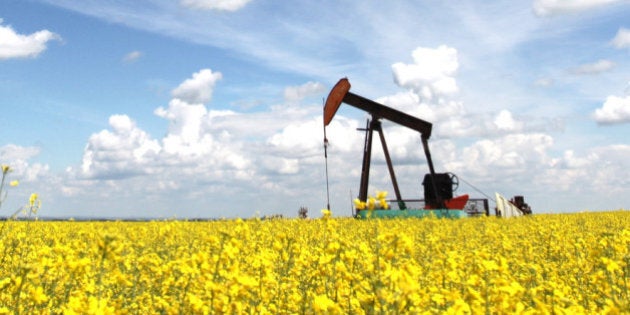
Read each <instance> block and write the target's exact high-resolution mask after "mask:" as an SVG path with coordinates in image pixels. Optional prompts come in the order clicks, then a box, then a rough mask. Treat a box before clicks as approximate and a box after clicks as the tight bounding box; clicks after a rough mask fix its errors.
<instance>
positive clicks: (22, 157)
mask: <svg viewBox="0 0 630 315" xmlns="http://www.w3.org/2000/svg"><path fill="white" fill-rule="evenodd" d="M40 151H41V150H40V149H39V148H38V147H24V146H19V145H15V144H7V145H4V146H1V147H0V161H2V164H6V165H9V166H10V167H11V169H12V170H13V174H12V176H15V178H17V179H19V180H21V181H26V182H36V181H37V180H39V179H41V178H42V177H45V176H48V175H49V169H50V167H49V166H48V164H41V163H31V162H30V160H31V159H33V158H35V157H36V156H38V155H39V153H40Z"/></svg>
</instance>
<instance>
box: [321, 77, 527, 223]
mask: <svg viewBox="0 0 630 315" xmlns="http://www.w3.org/2000/svg"><path fill="white" fill-rule="evenodd" d="M350 87H351V85H350V82H349V81H348V79H347V78H342V79H341V80H339V81H338V82H337V84H336V85H335V86H334V87H333V89H332V90H331V91H330V93H329V94H328V97H327V98H326V103H325V105H324V134H325V130H326V126H328V125H329V124H330V122H331V121H332V120H333V117H334V116H335V114H336V113H337V110H338V109H339V107H340V106H341V104H342V103H345V104H348V105H351V106H353V107H355V108H358V109H361V110H363V111H365V112H367V113H369V114H370V115H371V119H368V121H367V123H366V128H365V129H363V130H365V132H366V135H365V143H364V148H363V164H362V168H361V182H360V185H359V195H358V199H359V201H362V202H366V201H367V199H368V184H369V176H370V163H371V156H372V140H373V134H374V132H375V131H376V132H377V133H378V135H379V139H380V142H381V145H382V148H383V154H384V156H385V161H386V163H387V168H388V170H389V175H390V177H391V181H392V185H393V188H394V193H395V195H396V199H395V200H394V201H395V202H396V203H397V204H398V208H399V210H402V211H379V210H376V211H372V210H366V209H357V213H356V215H357V216H358V217H362V218H365V217H401V216H402V217H407V216H412V217H421V216H425V215H429V214H433V215H435V216H437V217H462V216H467V215H468V214H470V213H471V212H470V211H468V212H467V211H464V208H465V207H466V205H467V203H468V202H469V200H471V199H470V197H469V195H467V194H464V195H461V196H454V195H453V192H454V191H455V190H456V189H457V187H458V186H459V179H458V178H457V176H456V175H455V174H453V173H449V172H443V173H437V172H436V171H435V168H434V165H433V160H432V158H431V152H430V150H429V138H430V137H431V131H432V127H433V125H432V124H431V123H430V122H427V121H425V120H422V119H420V118H417V117H414V116H411V115H409V114H406V113H404V112H401V111H399V110H396V109H393V108H390V107H388V106H385V105H383V104H380V103H377V102H375V101H372V100H370V99H367V98H365V97H362V96H360V95H357V94H354V93H352V92H350ZM383 119H385V120H388V121H390V122H393V123H395V124H398V125H401V126H404V127H407V128H410V129H412V130H415V131H417V132H419V133H420V139H421V143H422V148H423V151H424V155H425V157H426V161H427V164H428V167H429V173H426V174H425V176H424V180H423V181H422V185H423V186H424V199H420V200H414V199H408V200H405V199H403V198H402V197H401V194H400V189H399V187H398V181H397V180H396V175H395V173H394V168H393V165H392V161H391V157H390V155H389V150H388V148H387V143H386V141H385V136H384V134H383V129H382V126H381V120H383ZM324 140H325V142H327V139H324ZM521 198H522V197H521ZM417 201H419V202H423V203H424V206H423V207H422V208H421V209H412V208H408V207H407V204H406V202H417ZM471 201H474V202H479V201H482V204H483V208H484V210H485V211H484V212H485V214H486V215H488V214H489V211H488V201H487V199H472V200H471ZM474 208H475V211H477V210H476V209H477V207H476V206H475V207H474ZM476 213H483V212H481V211H477V212H476ZM530 213H531V211H530Z"/></svg>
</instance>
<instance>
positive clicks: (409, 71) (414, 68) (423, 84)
mask: <svg viewBox="0 0 630 315" xmlns="http://www.w3.org/2000/svg"><path fill="white" fill-rule="evenodd" d="M412 57H413V61H414V63H413V64H404V63H401V62H398V63H395V64H394V65H392V70H393V72H394V81H395V82H396V84H398V85H399V86H401V87H405V88H409V89H413V90H414V91H416V93H418V94H419V95H421V96H422V97H424V98H425V99H427V100H431V99H432V98H434V97H437V96H445V95H450V94H453V93H455V92H457V90H458V88H457V83H456V82H455V78H454V77H453V75H454V74H455V73H456V72H457V68H458V67H459V63H458V61H457V50H456V49H455V48H451V47H448V46H444V45H442V46H439V47H438V48H435V49H433V48H424V47H418V48H416V49H415V50H414V51H413V53H412Z"/></svg>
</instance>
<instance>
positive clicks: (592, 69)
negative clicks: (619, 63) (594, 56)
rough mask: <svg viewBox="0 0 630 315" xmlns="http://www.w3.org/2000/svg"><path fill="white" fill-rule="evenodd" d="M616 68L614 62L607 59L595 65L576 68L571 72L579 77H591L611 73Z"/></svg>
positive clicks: (590, 64)
mask: <svg viewBox="0 0 630 315" xmlns="http://www.w3.org/2000/svg"><path fill="white" fill-rule="evenodd" d="M614 67H615V63H614V62H612V61H610V60H606V59H601V60H598V61H596V62H594V63H588V64H583V65H581V66H579V67H576V68H574V69H572V70H571V72H572V73H574V74H578V75H591V74H599V73H602V72H606V71H609V70H611V69H613V68H614Z"/></svg>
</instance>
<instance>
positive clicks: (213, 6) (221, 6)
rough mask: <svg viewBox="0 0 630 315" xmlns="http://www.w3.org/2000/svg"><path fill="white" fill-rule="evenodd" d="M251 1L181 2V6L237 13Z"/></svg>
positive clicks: (199, 0) (194, 0) (183, 0)
mask: <svg viewBox="0 0 630 315" xmlns="http://www.w3.org/2000/svg"><path fill="white" fill-rule="evenodd" d="M250 1H251V0H180V2H179V3H180V4H181V5H182V6H184V7H187V8H191V9H202V10H219V11H237V10H240V9H242V8H243V7H245V6H246V5H247V3H249V2H250Z"/></svg>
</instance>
